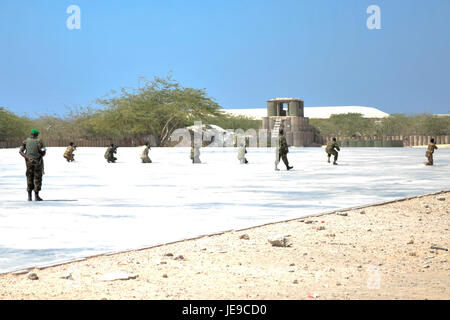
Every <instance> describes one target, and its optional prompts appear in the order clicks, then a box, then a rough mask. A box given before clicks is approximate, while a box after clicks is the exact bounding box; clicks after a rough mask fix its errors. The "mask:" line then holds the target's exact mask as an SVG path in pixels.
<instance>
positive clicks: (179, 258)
mask: <svg viewBox="0 0 450 320" xmlns="http://www.w3.org/2000/svg"><path fill="white" fill-rule="evenodd" d="M175 260H184V256H182V255H181V254H180V255H179V256H176V257H175Z"/></svg>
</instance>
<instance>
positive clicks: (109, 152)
mask: <svg viewBox="0 0 450 320" xmlns="http://www.w3.org/2000/svg"><path fill="white" fill-rule="evenodd" d="M116 153H117V146H116V145H114V143H111V145H110V146H109V147H108V149H106V152H105V159H106V161H107V162H108V163H111V162H112V163H115V162H116V161H117V158H116V157H114V154H116Z"/></svg>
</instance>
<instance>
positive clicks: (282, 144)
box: [275, 129, 294, 171]
mask: <svg viewBox="0 0 450 320" xmlns="http://www.w3.org/2000/svg"><path fill="white" fill-rule="evenodd" d="M288 153H289V148H288V144H287V141H286V137H285V136H284V131H283V129H280V134H279V135H278V145H277V147H276V154H275V170H276V171H279V169H278V164H279V163H280V158H281V159H282V160H283V162H284V164H285V165H286V170H288V171H289V170H291V169H292V168H294V167H292V166H289V161H288V158H287V154H288Z"/></svg>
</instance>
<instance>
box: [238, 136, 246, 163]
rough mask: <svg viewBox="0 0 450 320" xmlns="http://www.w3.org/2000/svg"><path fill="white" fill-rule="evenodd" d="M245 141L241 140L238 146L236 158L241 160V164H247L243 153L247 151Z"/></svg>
mask: <svg viewBox="0 0 450 320" xmlns="http://www.w3.org/2000/svg"><path fill="white" fill-rule="evenodd" d="M245 147H246V143H245V141H243V142H241V143H240V145H239V148H238V160H239V161H240V162H241V164H247V163H248V161H247V159H246V158H245V154H246V153H247V149H246V148H245Z"/></svg>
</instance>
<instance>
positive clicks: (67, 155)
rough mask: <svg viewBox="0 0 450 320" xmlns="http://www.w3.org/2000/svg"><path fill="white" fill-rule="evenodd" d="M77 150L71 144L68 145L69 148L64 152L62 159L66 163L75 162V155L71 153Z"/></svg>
mask: <svg viewBox="0 0 450 320" xmlns="http://www.w3.org/2000/svg"><path fill="white" fill-rule="evenodd" d="M76 149H77V147H76V146H74V145H73V142H70V143H69V146H68V147H67V148H66V151H65V152H64V158H65V159H66V160H67V162H72V161H75V155H74V154H73V152H74V151H75V150H76Z"/></svg>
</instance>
